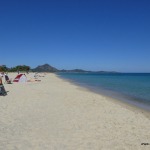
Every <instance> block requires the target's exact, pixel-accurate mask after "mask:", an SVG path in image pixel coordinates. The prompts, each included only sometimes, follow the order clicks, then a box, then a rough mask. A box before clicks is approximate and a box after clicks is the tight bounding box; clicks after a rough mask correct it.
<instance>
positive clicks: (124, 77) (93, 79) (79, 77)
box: [57, 72, 150, 111]
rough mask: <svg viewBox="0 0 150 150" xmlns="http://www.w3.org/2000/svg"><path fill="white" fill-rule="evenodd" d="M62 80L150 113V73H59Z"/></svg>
mask: <svg viewBox="0 0 150 150" xmlns="http://www.w3.org/2000/svg"><path fill="white" fill-rule="evenodd" d="M57 75H58V76H59V77H60V78H63V79H65V80H68V81H70V82H73V83H74V84H77V85H79V86H82V87H85V88H87V89H89V90H91V91H93V92H96V93H99V94H103V95H106V96H109V97H112V98H115V99H118V100H121V101H124V102H126V103H129V104H131V105H135V106H137V107H140V108H142V109H145V110H148V111H150V73H68V72H67V73H57Z"/></svg>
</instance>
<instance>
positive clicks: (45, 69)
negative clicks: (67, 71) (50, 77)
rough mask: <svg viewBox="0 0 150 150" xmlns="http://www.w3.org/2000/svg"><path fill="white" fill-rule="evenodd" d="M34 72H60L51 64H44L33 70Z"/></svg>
mask: <svg viewBox="0 0 150 150" xmlns="http://www.w3.org/2000/svg"><path fill="white" fill-rule="evenodd" d="M32 71H33V72H58V71H59V70H58V69H56V68H54V67H52V66H50V65H49V64H44V65H41V66H38V67H36V68H34V69H32Z"/></svg>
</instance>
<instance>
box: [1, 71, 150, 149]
mask: <svg viewBox="0 0 150 150" xmlns="http://www.w3.org/2000/svg"><path fill="white" fill-rule="evenodd" d="M15 75H16V74H13V73H12V74H9V76H10V77H12V78H13V77H15ZM28 76H33V74H29V75H28ZM39 79H40V80H41V82H28V83H13V84H4V86H5V88H6V90H7V91H9V92H8V95H7V96H5V97H2V96H0V150H141V149H144V150H145V149H147V150H148V149H150V145H141V143H150V119H149V118H147V117H146V116H145V115H144V114H142V113H140V111H134V109H133V110H132V109H128V108H127V107H124V106H123V105H120V104H117V103H116V102H113V100H111V99H109V98H108V97H105V96H102V95H99V94H96V93H93V92H90V91H88V90H86V89H84V88H81V87H78V86H76V85H73V84H71V83H69V82H67V81H65V80H62V79H60V78H58V77H57V76H56V75H55V74H47V75H46V76H45V77H41V78H39Z"/></svg>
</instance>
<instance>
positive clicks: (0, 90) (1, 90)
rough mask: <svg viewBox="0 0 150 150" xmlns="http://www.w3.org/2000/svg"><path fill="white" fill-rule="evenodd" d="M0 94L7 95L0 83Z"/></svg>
mask: <svg viewBox="0 0 150 150" xmlns="http://www.w3.org/2000/svg"><path fill="white" fill-rule="evenodd" d="M0 95H2V96H6V95H7V92H6V90H5V88H4V86H3V85H2V84H1V85H0Z"/></svg>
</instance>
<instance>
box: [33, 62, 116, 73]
mask: <svg viewBox="0 0 150 150" xmlns="http://www.w3.org/2000/svg"><path fill="white" fill-rule="evenodd" d="M32 71H33V72H68V73H69V72H70V73H71V72H74V73H102V74H103V73H118V72H115V71H87V70H82V69H73V70H65V69H63V70H58V69H57V68H54V67H52V66H50V65H49V64H44V65H41V66H38V67H36V68H34V69H32Z"/></svg>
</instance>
